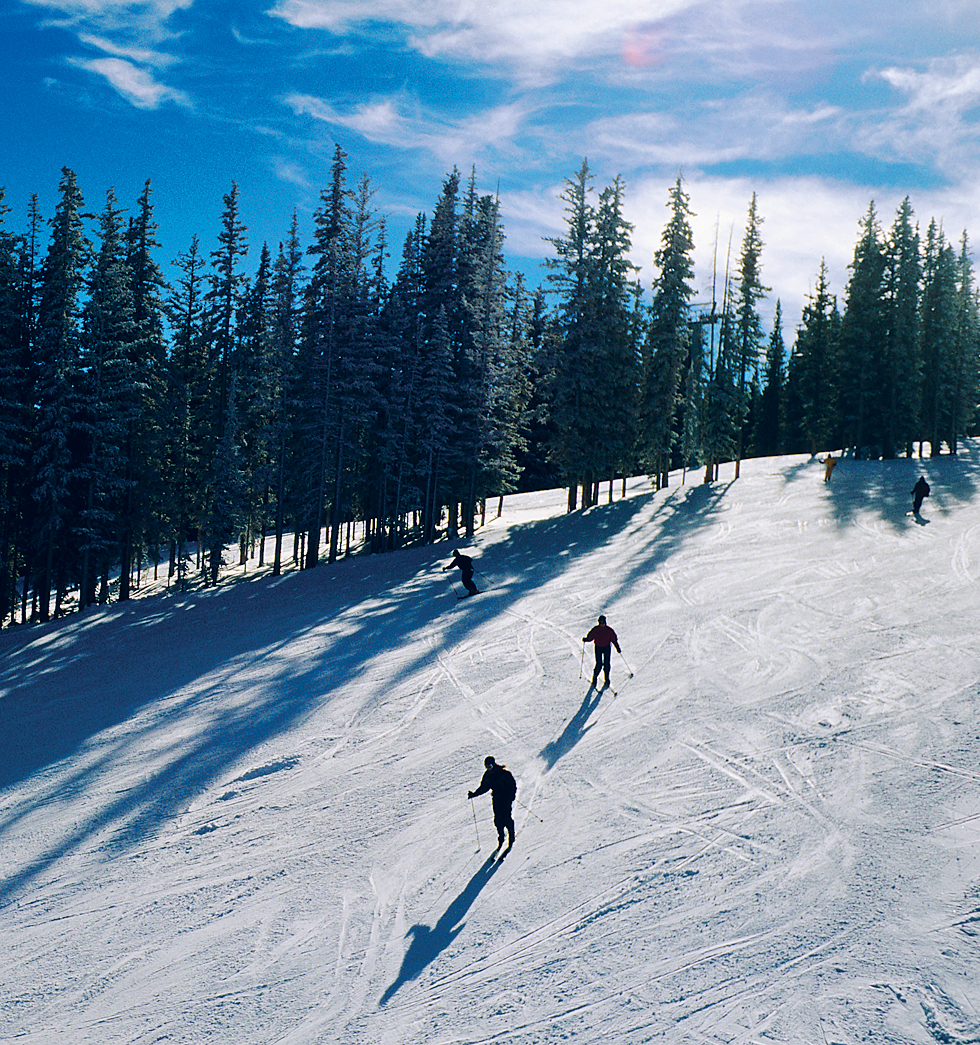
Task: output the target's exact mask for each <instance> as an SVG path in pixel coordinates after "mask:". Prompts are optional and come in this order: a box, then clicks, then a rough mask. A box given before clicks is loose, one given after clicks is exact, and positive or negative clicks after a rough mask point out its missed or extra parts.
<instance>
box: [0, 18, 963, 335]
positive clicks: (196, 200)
mask: <svg viewBox="0 0 980 1045" xmlns="http://www.w3.org/2000/svg"><path fill="white" fill-rule="evenodd" d="M0 62H2V67H3V69H4V77H3V104H2V107H0V128H2V129H0V142H2V150H0V185H5V186H6V189H7V196H6V202H7V204H8V205H9V206H11V207H12V208H13V213H12V214H11V215H10V216H9V218H8V225H9V226H10V227H12V228H15V229H16V228H21V227H23V224H24V221H25V215H26V207H27V200H28V197H29V194H30V193H32V192H37V193H38V194H39V198H40V203H41V207H42V211H43V213H44V215H45V217H49V216H50V214H51V211H52V208H53V205H54V200H55V197H56V191H57V184H58V180H59V177H60V170H61V168H62V167H63V166H69V167H71V168H73V169H74V170H75V171H76V173H77V174H78V177H79V181H80V185H81V188H82V191H83V193H84V194H85V198H86V203H87V205H88V207H89V208H90V209H91V210H93V211H98V210H100V209H101V207H102V205H103V203H104V199H105V192H106V189H107V188H108V187H109V186H113V187H114V188H115V191H116V194H117V196H118V197H119V199H120V200H121V201H122V202H123V203H124V204H126V205H132V204H133V203H134V202H135V200H136V198H137V196H138V195H139V193H140V191H141V190H142V186H143V182H144V181H145V179H146V178H147V177H149V178H151V179H152V182H153V187H154V202H155V205H156V217H157V220H158V222H159V223H160V226H161V229H160V238H161V240H162V242H163V250H162V251H161V252H160V259H161V261H163V262H165V263H166V262H169V261H170V259H171V258H173V257H174V256H175V255H176V254H177V253H178V252H179V251H182V250H185V249H186V247H187V245H188V243H189V242H190V237H191V235H192V234H193V233H195V232H196V233H198V234H199V236H200V238H201V243H202V248H203V249H204V250H211V249H213V247H214V241H215V237H216V235H217V231H218V218H219V215H220V213H221V210H222V202H221V201H222V196H223V195H224V194H225V193H226V192H227V191H228V189H229V188H230V185H231V182H232V180H235V181H237V183H238V185H239V189H240V194H241V203H242V217H243V220H244V221H245V223H246V224H247V225H248V227H249V233H248V238H249V242H250V244H251V247H252V250H251V254H250V259H249V267H250V268H251V267H253V266H254V264H255V263H256V262H257V258H258V253H259V249H260V247H261V244H262V242H263V241H268V242H269V243H270V246H272V247H273V249H274V247H275V245H276V243H277V242H278V241H279V240H280V239H282V237H283V236H284V234H285V232H286V230H287V228H288V225H289V221H290V218H291V215H292V212H293V210H294V208H295V209H297V210H298V212H299V216H300V222H301V228H302V230H303V232H304V233H308V231H309V229H310V215H311V214H312V212H313V210H314V209H315V207H316V205H317V199H318V195H319V191H320V189H321V188H322V187H323V186H324V185H325V184H326V181H327V177H328V171H329V166H330V161H331V157H332V154H333V150H334V147H335V144H340V145H341V147H342V148H343V149H344V150H345V152H346V153H347V154H348V164H349V168H350V177H351V180H352V181H354V180H356V178H357V177H358V176H359V175H360V174H361V173H362V172H364V173H367V174H368V175H369V176H370V179H371V182H372V184H373V185H374V187H375V189H376V195H375V205H376V206H377V208H378V210H379V211H380V212H381V213H383V214H386V215H388V217H389V223H390V226H391V229H392V240H393V242H392V251H393V254H394V257H393V258H392V261H391V267H392V271H393V270H394V268H395V267H396V265H397V255H398V253H399V251H400V248H401V243H402V241H403V238H404V234H405V231H406V230H407V229H408V227H409V225H410V223H411V222H412V220H413V218H414V215H415V214H416V213H417V212H419V211H424V212H427V213H431V210H432V207H433V204H434V202H435V199H436V196H437V195H438V192H439V189H440V186H441V184H442V180H443V178H444V177H445V175H446V173H447V172H448V171H449V170H451V169H452V167H453V166H454V165H456V166H458V167H459V168H460V170H461V171H463V173H464V175H465V174H468V172H469V170H470V168H471V166H473V165H475V167H476V171H477V177H478V181H479V184H480V187H481V189H482V190H483V191H487V192H493V191H497V189H498V187H499V192H500V196H501V203H502V212H503V218H504V222H505V227H506V232H507V247H506V250H507V255H508V260H509V262H510V263H511V265H512V266H513V267H515V268H521V269H523V270H524V271H526V272H528V273H529V275H530V276H531V278H532V279H539V278H540V269H539V262H540V259H541V258H542V257H543V256H544V255H545V253H546V252H547V250H548V247H547V245H546V244H545V243H544V242H543V240H542V237H545V236H549V235H555V234H557V233H559V232H560V231H561V221H562V211H561V203H560V202H559V200H558V199H557V194H558V192H559V191H560V189H561V182H562V179H563V178H564V177H567V176H569V175H570V174H572V173H573V172H574V171H575V170H576V169H577V168H578V166H579V164H580V163H581V159H582V157H583V156H587V157H588V159H589V163H590V166H591V167H592V168H593V170H594V172H595V175H596V181H597V185H598V186H599V187H601V186H603V185H605V184H607V183H608V182H609V181H611V180H612V178H613V177H614V176H615V175H616V174H621V175H622V176H623V178H624V179H625V182H626V187H627V216H628V217H629V219H630V220H631V221H632V222H633V223H634V225H635V226H636V228H635V232H634V261H635V262H636V264H637V265H639V266H641V270H642V278H643V281H644V283H645V284H646V285H647V286H648V285H649V282H650V280H651V278H652V276H653V274H654V273H653V269H652V255H653V252H654V250H655V249H656V248H657V245H658V241H659V237H660V234H661V231H662V227H663V222H664V217H665V213H666V212H665V210H664V204H665V201H666V194H667V189H668V187H669V185H670V184H671V183H672V182H673V180H674V178H675V177H676V175H677V172H678V171H681V172H682V173H683V176H684V178H685V182H686V188H687V191H688V193H689V194H690V197H691V206H692V208H693V209H694V211H695V212H696V214H697V218H696V219H695V222H694V229H695V241H696V250H697V255H696V259H697V268H698V271H697V282H698V289H699V291H706V289H707V288H708V287H709V286H710V279H711V269H712V256H713V251H714V243H715V239H716V230H717V239H718V241H719V253H720V254H721V255H722V256H723V255H724V252H725V250H726V248H727V244H728V240H729V237H730V236H731V237H732V238H733V241H734V247H733V250H735V251H737V247H738V244H739V241H740V239H741V235H742V230H743V226H744V219H745V213H746V210H747V206H748V201H749V198H750V196H751V194H752V192H753V191H754V192H756V193H757V194H758V201H759V209H760V212H761V213H762V214H763V216H764V217H765V224H764V226H763V230H762V231H763V239H764V241H765V244H766V246H765V251H764V254H763V279H764V281H765V282H766V283H767V284H768V285H769V286H770V287H771V288H772V293H771V299H772V301H774V299H775V297H776V296H777V295H778V296H779V297H781V298H782V301H783V307H784V312H785V314H786V316H787V319H788V328H789V329H788V330H787V341H789V340H791V335H792V327H793V326H794V325H795V323H796V321H797V318H798V316H799V311H800V308H801V307H802V305H803V302H804V299H805V295H806V294H807V293H808V291H809V290H810V288H811V287H812V284H813V280H814V276H815V274H816V271H817V268H818V266H819V263H820V259H821V257H825V258H826V259H827V262H828V266H829V268H830V274H831V280H832V289H833V290H834V291H835V292H836V293H838V294H841V293H842V291H843V287H844V284H845V282H846V279H847V263H848V261H849V260H850V257H851V253H852V250H853V246H854V241H855V239H856V235H857V222H858V219H859V218H860V217H861V215H862V214H863V213H864V212H865V210H866V209H867V206H868V203H869V201H870V200H872V199H874V200H875V203H876V206H877V208H878V211H879V213H880V215H881V218H882V223H883V224H884V225H885V226H886V227H887V226H888V225H890V224H891V221H892V218H893V215H894V212H895V208H896V207H897V206H898V204H899V202H900V201H901V199H902V198H903V197H904V196H905V195H906V194H908V195H909V196H910V197H911V200H912V204H913V207H914V209H915V212H916V215H917V217H918V219H919V221H920V224H921V225H922V227H923V229H924V227H925V225H926V224H927V223H928V221H929V219H930V218H932V217H935V218H936V219H937V220H941V221H942V222H943V225H944V228H945V229H946V231H947V234H948V235H949V236H950V237H951V238H952V239H958V238H959V235H960V232H961V231H962V230H963V229H964V228H966V229H967V230H968V231H969V232H970V234H971V239H976V240H977V242H978V243H980V178H978V172H980V119H978V118H980V11H978V4H977V2H976V0H948V2H929V3H926V2H922V0H906V2H902V3H898V4H896V3H894V0H866V2H861V3H855V2H854V0H821V2H817V0H758V2H743V0H709V2H703V3H694V2H689V0H605V2H603V3H597V2H596V0H537V2H536V3H533V4H531V3H528V2H527V0H483V2H474V0H466V2H449V0H370V2H368V0H266V2H264V3H252V2H250V0H238V2H235V3H226V2H224V0H148V2H145V3H135V4H134V3H126V2H124V0H6V3H4V4H3V5H2V6H0ZM770 307H771V302H770Z"/></svg>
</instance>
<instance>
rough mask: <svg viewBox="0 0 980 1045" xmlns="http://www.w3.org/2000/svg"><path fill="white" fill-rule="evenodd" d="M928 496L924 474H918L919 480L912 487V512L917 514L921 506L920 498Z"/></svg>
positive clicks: (927, 486) (927, 485)
mask: <svg viewBox="0 0 980 1045" xmlns="http://www.w3.org/2000/svg"><path fill="white" fill-rule="evenodd" d="M928 496H929V484H928V483H927V482H926V477H925V476H924V475H920V476H919V481H918V482H917V483H916V484H915V486H913V487H912V514H913V515H918V514H919V509H920V508H921V507H922V499H923V498H924V497H928Z"/></svg>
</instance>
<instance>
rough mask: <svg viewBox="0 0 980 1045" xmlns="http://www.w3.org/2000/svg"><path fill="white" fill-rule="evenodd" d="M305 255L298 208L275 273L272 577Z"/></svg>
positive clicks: (278, 561) (278, 549)
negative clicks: (274, 534) (273, 550)
mask: <svg viewBox="0 0 980 1045" xmlns="http://www.w3.org/2000/svg"><path fill="white" fill-rule="evenodd" d="M302 262H303V257H302V253H301V249H300V242H299V230H298V222H297V218H296V213H295V211H294V212H293V220H292V224H291V225H290V228H289V237H288V239H287V240H286V242H285V244H281V245H280V247H279V254H278V257H277V258H276V265H275V273H274V276H273V297H274V303H273V308H274V314H273V328H272V342H273V352H272V358H271V360H270V369H271V373H270V375H269V377H270V382H271V385H272V388H273V390H274V399H273V402H272V404H271V406H272V412H271V417H270V424H269V435H270V453H271V454H272V457H271V460H270V469H269V471H270V477H271V481H272V482H273V483H274V486H275V491H276V493H275V502H276V517H275V529H276V537H275V552H274V554H273V561H272V573H273V576H275V577H278V576H279V575H280V573H281V572H282V539H283V531H284V528H285V519H286V499H287V483H286V460H287V448H288V438H289V431H290V420H291V410H290V404H291V399H290V396H291V392H292V384H293V379H294V366H295V356H296V348H297V342H298V339H299V326H300V317H301V301H302V288H301V285H300V282H301V280H302V276H303V264H302Z"/></svg>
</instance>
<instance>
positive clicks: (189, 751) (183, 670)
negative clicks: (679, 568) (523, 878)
mask: <svg viewBox="0 0 980 1045" xmlns="http://www.w3.org/2000/svg"><path fill="white" fill-rule="evenodd" d="M724 489H725V488H723V487H702V486H696V487H680V488H676V489H674V490H670V491H667V492H664V491H661V492H658V493H654V492H653V491H652V490H650V489H649V488H647V489H641V490H640V491H634V492H632V493H631V494H630V495H629V496H628V497H626V498H622V499H620V500H618V501H614V502H613V503H611V504H602V505H596V506H595V507H593V508H590V509H588V510H587V511H584V512H583V511H580V512H575V513H571V514H557V511H558V510H556V514H555V515H553V516H550V517H548V518H545V519H537V520H534V521H531V522H528V523H521V524H516V525H515V526H514V527H512V529H511V530H510V531H509V532H508V533H507V534H506V536H505V537H504V538H503V539H502V540H499V541H492V542H490V543H489V544H488V547H487V553H488V554H487V556H486V558H485V559H484V562H485V564H486V569H487V570H488V572H492V573H494V574H496V576H497V577H498V578H502V577H506V580H498V582H497V583H496V585H495V586H494V587H493V588H492V590H491V591H489V592H487V593H486V594H484V595H481V596H480V597H479V598H476V599H472V600H471V599H467V600H463V601H461V602H458V603H457V601H456V599H455V595H454V592H453V589H452V587H451V585H450V583H449V581H448V579H447V578H446V577H445V576H442V577H440V575H439V573H438V570H439V567H440V566H441V565H444V564H445V563H446V562H447V561H448V559H449V552H448V548H450V547H452V545H453V544H454V543H456V542H455V541H443V542H439V543H437V544H435V545H428V546H424V547H414V548H407V549H405V550H403V551H399V552H396V553H390V554H385V555H378V556H366V557H355V558H352V559H349V560H344V561H341V562H338V563H335V564H333V565H331V566H327V565H323V566H320V567H318V568H317V569H315V570H303V571H299V572H293V573H286V574H284V575H283V576H282V577H279V578H272V577H270V576H258V577H255V578H253V579H251V580H249V581H248V582H245V583H239V584H235V585H232V586H220V587H217V588H213V589H208V590H206V591H204V592H195V593H193V594H190V595H186V596H185V595H173V596H170V597H165V598H152V599H137V600H133V601H131V602H127V603H121V604H115V605H113V606H110V607H108V608H103V609H99V610H92V611H89V612H88V613H86V614H73V615H71V616H68V617H65V618H63V619H62V620H59V621H53V622H51V623H50V624H46V625H39V626H31V627H23V628H15V629H9V630H6V631H4V632H3V633H2V634H0V791H4V790H9V797H10V799H11V800H10V801H9V802H8V803H7V804H6V807H5V809H4V811H3V813H2V814H0V844H3V841H4V836H5V835H6V834H7V833H8V832H10V831H12V830H14V829H15V828H16V827H17V825H18V824H22V823H25V822H28V821H29V820H30V818H31V817H32V814H34V813H36V812H37V811H39V810H41V809H43V808H44V807H45V806H47V805H48V804H50V803H52V802H56V801H57V802H64V801H65V800H66V799H69V800H71V799H74V798H75V796H84V795H99V796H102V797H103V798H104V799H105V800H104V801H99V802H92V803H85V807H84V808H85V812H84V813H82V814H81V815H79V816H77V817H69V818H66V819H65V821H64V822H63V830H61V831H60V833H57V837H56V832H55V831H54V830H52V832H51V834H50V835H49V836H48V837H44V836H43V835H38V838H39V842H38V845H37V848H36V849H35V850H34V852H33V853H32V854H31V855H30V856H29V857H27V858H25V859H24V861H23V863H21V865H20V867H19V868H15V867H12V866H10V865H8V868H7V873H6V876H5V878H4V879H0V904H2V903H4V902H7V901H8V900H9V899H10V898H11V897H12V896H14V895H16V894H17V893H19V892H20V891H21V890H23V889H24V888H26V887H27V886H29V885H30V883H31V882H32V881H33V880H35V879H36V878H37V877H38V876H39V875H40V874H42V873H44V872H45V870H46V869H47V868H49V867H51V866H53V865H55V864H57V863H58V862H59V861H60V860H61V859H63V858H64V857H66V856H68V855H69V854H71V853H72V852H74V851H77V850H78V849H79V848H81V847H82V846H84V845H86V844H91V842H92V840H93V838H95V836H99V838H98V845H99V847H100V848H101V849H102V850H103V851H106V852H107V853H112V852H113V851H116V852H119V851H125V850H126V849H128V848H131V847H133V846H136V845H139V844H141V843H142V842H145V841H146V840H147V839H149V838H152V837H155V836H156V835H158V834H159V833H160V832H162V831H164V830H167V829H172V828H173V826H174V818H175V817H177V816H180V815H181V814H183V813H184V812H186V810H187V809H188V807H189V806H190V804H191V803H192V802H195V801H199V800H200V799H201V797H202V795H207V792H208V790H209V789H210V788H212V787H214V786H215V785H216V784H220V783H221V780H222V777H223V776H224V775H226V774H230V773H232V772H241V770H242V768H243V767H242V766H241V763H242V761H243V760H244V759H246V758H248V757H249V755H250V754H251V752H253V751H254V750H256V749H259V748H261V747H262V746H263V745H265V744H266V743H267V742H268V741H269V740H270V739H272V738H274V737H276V736H278V735H283V734H287V733H289V732H290V731H291V730H294V729H296V728H297V726H298V725H299V724H301V723H302V722H303V721H304V720H305V719H306V718H307V717H308V716H309V715H310V714H311V713H313V712H314V711H316V710H318V709H319V708H321V707H323V706H324V705H325V704H328V703H329V702H330V700H331V695H332V692H333V691H334V690H335V689H339V688H340V687H345V688H348V689H349V688H350V684H351V683H355V684H356V683H358V681H359V680H360V679H361V677H362V676H363V675H364V673H365V672H366V671H367V670H368V668H369V665H372V664H374V663H376V660H377V658H378V657H379V656H384V655H385V654H388V653H395V654H397V656H396V658H395V661H396V662H395V663H394V664H393V665H391V667H390V670H388V671H387V674H386V675H385V677H384V679H383V680H380V681H379V682H378V683H377V684H370V685H367V684H365V685H363V687H360V688H359V687H357V686H355V688H354V692H355V693H357V694H358V697H359V698H360V695H361V694H362V693H363V701H362V703H361V705H360V707H359V708H356V709H354V711H353V720H357V719H358V718H359V717H361V716H362V715H363V716H367V715H370V714H373V713H374V712H375V711H376V710H377V709H378V708H381V707H383V706H384V705H385V704H386V702H388V701H390V700H391V695H392V693H393V692H394V691H395V690H396V687H398V686H399V685H400V684H402V683H403V682H405V681H411V680H412V679H413V678H414V677H415V676H416V675H417V673H419V672H424V671H432V670H434V669H438V668H439V667H440V657H441V655H442V654H443V652H444V651H445V650H446V649H448V648H451V647H453V646H456V645H457V644H459V643H460V642H465V641H466V639H467V636H468V635H470V634H472V633H473V631H475V630H476V629H477V628H479V627H480V626H481V625H482V624H484V623H485V622H487V621H488V620H490V619H491V618H494V617H496V616H498V615H499V614H500V613H502V612H505V611H506V609H507V607H508V606H509V605H510V604H512V603H516V602H518V601H519V600H520V599H522V598H524V597H525V596H526V595H527V594H528V593H529V592H533V591H534V589H535V588H538V587H540V586H542V585H545V584H547V583H548V582H549V581H551V580H553V579H555V578H558V577H560V576H561V575H562V574H563V573H564V572H565V571H566V570H567V569H568V567H569V565H570V564H572V563H574V562H575V561H576V559H577V558H578V557H579V556H582V555H587V554H588V553H590V552H592V551H594V550H596V549H598V548H600V547H602V546H604V545H606V544H608V543H609V542H610V541H611V540H612V539H613V538H614V537H615V536H616V535H617V534H620V533H624V534H626V536H627V537H629V536H631V534H632V533H636V534H637V535H639V534H641V533H643V532H644V531H645V530H646V528H647V527H650V526H651V521H652V522H653V523H654V525H653V527H652V528H651V530H650V532H651V533H652V534H653V536H651V537H649V538H646V544H645V545H644V546H643V547H642V548H639V549H638V550H637V553H636V565H635V566H634V567H633V569H632V570H631V571H630V572H629V573H628V574H627V578H626V580H625V581H624V585H628V584H629V583H631V581H632V579H634V578H635V577H637V576H638V575H640V574H642V573H647V572H649V571H652V570H654V569H655V568H656V566H657V565H658V564H659V563H661V562H663V561H664V560H665V559H666V558H667V557H668V556H669V555H670V554H672V553H673V552H674V551H675V550H676V549H677V548H678V547H679V546H680V545H681V543H682V542H683V541H684V540H685V539H686V538H690V537H693V536H694V535H695V534H696V532H697V531H698V530H699V529H700V528H702V527H703V526H705V525H708V524H709V523H710V521H711V515H712V512H713V509H714V507H715V506H716V505H717V503H718V501H719V500H720V498H721V497H722V496H723V494H724ZM477 540H479V538H477ZM240 676H244V678H242V677H240ZM580 710H581V709H580ZM573 721H574V720H573ZM581 721H582V720H581V719H579V723H581ZM578 728H579V725H578V724H576V725H575V726H572V725H571V724H570V728H569V730H567V731H566V732H565V733H563V735H562V737H560V738H559V739H558V740H557V741H555V744H556V745H557V746H556V747H554V748H553V749H552V750H551V752H550V754H551V755H552V756H556V757H560V756H561V754H563V753H564V752H565V751H567V750H569V749H570V747H571V746H572V744H573V743H575V742H577V740H578V739H580V736H581V732H579V733H578V734H576V733H575V732H574V730H576V729H578ZM545 757H548V756H547V755H546V756H545ZM246 768H247V767H246ZM35 775H37V779H36V780H32V781H31V783H30V785H29V787H27V788H25V789H23V791H22V792H20V793H16V792H14V791H13V789H14V788H15V787H16V786H17V785H18V784H20V783H21V782H22V781H26V780H30V779H31V778H32V777H35ZM107 782H111V785H112V786H111V787H107V786H106V783H107ZM120 784H123V785H125V786H118V785H120ZM79 808H80V809H81V808H82V807H81V806H80V807H79Z"/></svg>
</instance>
